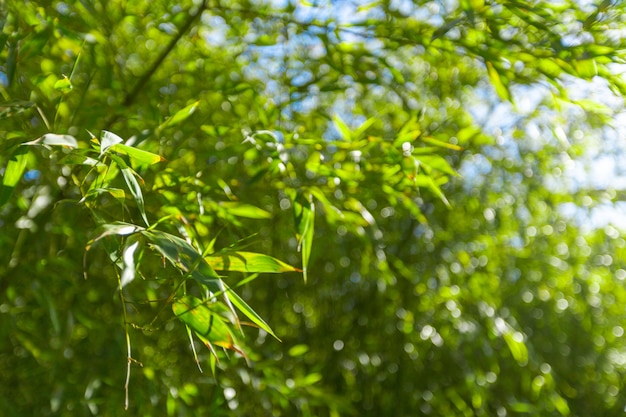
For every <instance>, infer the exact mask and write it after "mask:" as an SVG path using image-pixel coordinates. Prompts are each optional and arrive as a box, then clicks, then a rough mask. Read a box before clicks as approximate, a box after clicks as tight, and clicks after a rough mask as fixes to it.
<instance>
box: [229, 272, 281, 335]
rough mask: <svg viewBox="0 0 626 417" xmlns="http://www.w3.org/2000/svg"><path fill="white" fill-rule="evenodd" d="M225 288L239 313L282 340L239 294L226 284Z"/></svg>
mask: <svg viewBox="0 0 626 417" xmlns="http://www.w3.org/2000/svg"><path fill="white" fill-rule="evenodd" d="M224 287H225V288H226V290H227V291H228V296H229V299H230V301H231V302H232V303H233V305H234V306H235V307H237V309H238V310H239V311H241V312H242V313H243V315H244V316H246V317H247V318H249V319H250V320H251V321H252V322H253V323H254V324H256V325H257V326H259V327H260V328H261V329H263V330H265V331H266V332H267V333H269V334H270V335H272V336H273V337H274V338H275V339H276V340H280V339H279V338H278V336H276V334H275V333H274V331H273V330H272V328H271V327H270V326H269V325H268V324H267V323H266V322H265V320H263V319H262V318H261V316H259V315H258V314H257V312H256V311H254V310H253V309H252V308H251V307H250V306H249V305H248V304H247V303H246V302H245V301H244V300H243V299H242V298H241V297H239V294H237V293H236V292H234V291H231V290H230V288H228V286H227V285H226V284H224Z"/></svg>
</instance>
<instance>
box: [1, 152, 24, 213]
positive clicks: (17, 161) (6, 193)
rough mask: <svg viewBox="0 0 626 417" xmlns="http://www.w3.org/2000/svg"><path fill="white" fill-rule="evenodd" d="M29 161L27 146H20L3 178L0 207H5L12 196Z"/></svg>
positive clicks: (10, 160)
mask: <svg viewBox="0 0 626 417" xmlns="http://www.w3.org/2000/svg"><path fill="white" fill-rule="evenodd" d="M27 160H28V149H27V148H26V147H25V146H18V148H17V149H16V150H15V152H13V155H11V158H10V159H9V163H8V164H7V167H6V168H5V170H4V177H2V188H1V189H0V207H2V206H3V205H5V204H6V203H7V202H8V201H9V199H10V198H11V195H12V194H13V190H14V189H15V186H16V185H17V183H18V182H19V180H20V178H22V174H23V173H24V170H25V169H26V161H27Z"/></svg>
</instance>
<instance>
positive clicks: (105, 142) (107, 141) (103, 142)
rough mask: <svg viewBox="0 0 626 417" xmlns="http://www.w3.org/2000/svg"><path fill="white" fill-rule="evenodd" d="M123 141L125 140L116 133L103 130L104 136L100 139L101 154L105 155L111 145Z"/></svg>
mask: <svg viewBox="0 0 626 417" xmlns="http://www.w3.org/2000/svg"><path fill="white" fill-rule="evenodd" d="M122 142H124V140H123V139H122V138H120V137H119V136H117V135H116V134H115V133H111V132H108V131H106V130H103V131H102V138H101V139H100V155H103V154H104V153H105V152H106V150H107V149H109V148H110V147H111V146H113V145H115V144H118V143H122Z"/></svg>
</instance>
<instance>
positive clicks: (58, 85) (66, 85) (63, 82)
mask: <svg viewBox="0 0 626 417" xmlns="http://www.w3.org/2000/svg"><path fill="white" fill-rule="evenodd" d="M72 88H73V87H72V82H71V81H70V79H69V78H67V76H66V75H64V76H63V78H61V79H59V80H58V81H57V82H55V83H54V89H55V90H57V91H60V92H61V93H63V94H67V93H69V92H70V91H72Z"/></svg>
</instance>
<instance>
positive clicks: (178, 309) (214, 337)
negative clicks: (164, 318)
mask: <svg viewBox="0 0 626 417" xmlns="http://www.w3.org/2000/svg"><path fill="white" fill-rule="evenodd" d="M210 305H211V304H209V303H207V302H203V301H202V300H200V299H198V298H195V297H191V296H185V297H182V298H180V299H178V300H176V301H174V303H173V304H172V310H173V311H174V314H175V315H176V316H177V317H178V318H179V319H180V320H181V321H182V322H183V323H185V324H186V325H187V326H189V328H190V329H192V330H193V331H194V333H195V334H196V336H198V338H199V339H200V340H202V341H203V342H204V343H205V344H207V346H208V345H215V346H220V347H223V348H225V349H231V350H234V351H236V352H239V353H241V354H242V355H243V354H244V352H243V350H242V349H241V348H240V347H239V346H238V345H237V343H238V341H237V339H236V338H235V335H234V334H233V332H232V331H231V330H230V326H229V324H227V322H226V321H225V319H224V318H223V317H222V316H221V315H220V314H218V313H216V312H214V311H213V310H212V309H211V308H210V307H209V306H210Z"/></svg>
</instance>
